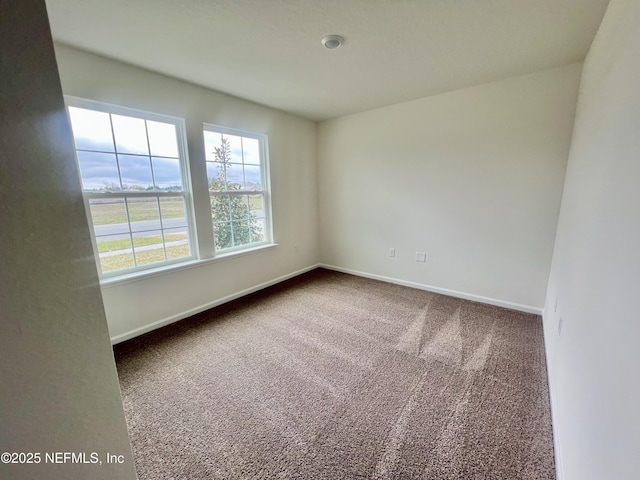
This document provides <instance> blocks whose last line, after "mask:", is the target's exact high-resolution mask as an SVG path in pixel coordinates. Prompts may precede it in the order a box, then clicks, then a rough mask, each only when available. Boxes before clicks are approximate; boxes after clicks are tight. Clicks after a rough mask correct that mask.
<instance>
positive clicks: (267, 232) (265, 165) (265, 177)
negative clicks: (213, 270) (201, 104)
mask: <svg viewBox="0 0 640 480" xmlns="http://www.w3.org/2000/svg"><path fill="white" fill-rule="evenodd" d="M205 131H209V132H214V133H220V134H223V135H235V136H239V137H245V138H252V139H255V140H258V144H259V152H260V175H261V184H262V190H259V191H256V190H221V191H215V192H214V191H209V198H211V196H224V195H239V196H240V195H261V196H262V202H263V207H264V212H265V213H264V214H265V218H264V223H265V225H264V232H263V233H264V240H262V241H260V242H253V243H248V244H244V245H237V246H233V247H228V248H223V249H217V248H216V247H215V240H214V239H215V224H213V219H212V226H213V229H214V230H213V231H214V238H212V241H213V242H214V249H215V252H216V256H225V257H226V256H227V255H232V254H234V253H237V252H244V251H248V250H252V249H256V248H260V247H263V246H268V245H273V244H274V241H273V222H272V212H271V183H270V173H269V148H268V138H267V136H266V135H263V134H260V133H254V132H248V131H246V130H239V129H235V128H229V127H223V126H221V125H215V124H210V123H204V124H203V144H204V132H205ZM205 148H206V145H205ZM204 160H205V162H206V161H207V160H206V154H205V159H204Z"/></svg>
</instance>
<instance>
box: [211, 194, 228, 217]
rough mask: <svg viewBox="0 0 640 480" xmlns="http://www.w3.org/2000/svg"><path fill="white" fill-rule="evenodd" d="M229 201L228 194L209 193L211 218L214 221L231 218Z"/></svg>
mask: <svg viewBox="0 0 640 480" xmlns="http://www.w3.org/2000/svg"><path fill="white" fill-rule="evenodd" d="M229 201H230V198H229V195H211V218H212V219H213V222H214V223H216V222H228V221H229V220H231V207H230V203H229Z"/></svg>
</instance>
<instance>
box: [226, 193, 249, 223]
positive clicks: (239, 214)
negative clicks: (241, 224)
mask: <svg viewBox="0 0 640 480" xmlns="http://www.w3.org/2000/svg"><path fill="white" fill-rule="evenodd" d="M229 201H230V202H231V220H234V221H237V220H243V221H247V220H249V198H248V197H247V196H246V195H230V196H229Z"/></svg>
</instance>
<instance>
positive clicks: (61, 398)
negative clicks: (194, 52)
mask: <svg viewBox="0 0 640 480" xmlns="http://www.w3.org/2000/svg"><path fill="white" fill-rule="evenodd" d="M4 5H5V4H3V8H2V15H0V58H1V59H2V61H1V62H0V78H1V79H2V80H1V81H0V151H1V152H2V153H1V155H2V157H1V159H0V355H1V361H0V384H1V388H2V390H1V392H0V452H32V453H33V452H36V453H39V454H40V455H41V457H40V463H34V464H25V465H14V464H5V463H4V461H3V462H1V463H0V478H3V479H13V480H19V479H33V478H50V479H61V478H64V479H69V480H74V479H86V478H91V479H96V480H98V479H113V478H118V479H134V478H136V474H135V470H134V464H133V458H132V453H131V446H130V445H129V439H128V437H127V428H126V424H125V419H124V412H123V409H122V400H121V398H120V390H119V388H118V378H117V375H116V368H115V363H114V361H113V353H112V351H111V345H110V343H109V334H108V331H107V323H106V319H105V314H104V309H103V307H102V299H101V297H100V289H99V287H98V275H97V272H96V266H95V262H94V261H93V254H92V250H91V240H90V237H89V230H88V226H87V218H86V216H85V213H84V205H83V201H82V194H81V191H80V182H79V181H78V176H77V174H76V169H75V164H74V161H73V155H74V154H73V146H72V139H71V131H70V130H69V124H68V122H67V117H66V113H65V110H64V103H63V98H62V89H61V87H60V80H59V78H58V72H57V69H56V64H55V58H54V51H53V43H52V41H51V35H50V32H49V25H48V21H47V14H46V10H45V4H44V1H41V0H32V1H22V2H12V4H11V7H10V8H9V7H8V6H7V8H5V6H4ZM26 32H28V39H27V33H26ZM45 452H49V453H51V452H74V453H76V454H79V453H85V454H86V455H87V457H86V458H87V460H90V459H91V457H90V454H91V453H92V452H95V453H97V454H98V455H99V457H98V459H99V460H100V461H102V465H99V464H96V465H93V464H88V465H87V464H77V463H71V462H70V461H67V463H64V464H58V465H52V464H51V463H47V462H46V458H45ZM107 452H109V453H111V454H114V455H123V456H124V463H123V464H116V463H112V464H107V463H106V453H107ZM32 460H33V459H32Z"/></svg>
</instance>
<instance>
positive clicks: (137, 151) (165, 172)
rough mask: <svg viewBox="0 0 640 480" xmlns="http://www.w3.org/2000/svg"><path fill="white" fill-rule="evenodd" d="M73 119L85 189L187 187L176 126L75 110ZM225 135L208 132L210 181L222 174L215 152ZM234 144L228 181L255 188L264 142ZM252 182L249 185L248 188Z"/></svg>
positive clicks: (244, 139) (231, 139) (235, 141)
mask: <svg viewBox="0 0 640 480" xmlns="http://www.w3.org/2000/svg"><path fill="white" fill-rule="evenodd" d="M69 116H70V119H71V125H72V129H73V135H74V139H75V143H76V150H77V154H78V163H79V166H80V172H81V177H82V182H83V188H84V189H85V190H103V189H104V188H105V186H106V185H114V184H115V185H120V178H122V184H124V185H128V186H139V187H141V188H143V189H146V188H149V187H153V185H154V180H155V187H156V188H160V189H167V188H170V187H176V186H181V185H182V174H181V171H180V161H179V148H178V141H177V134H176V126H175V125H173V124H171V123H164V122H156V121H151V120H144V119H141V118H134V117H129V116H125V115H115V114H109V113H105V112H99V111H95V110H89V109H84V108H78V107H69ZM221 135H222V134H220V133H217V132H212V131H205V132H204V142H205V153H206V159H207V172H208V176H215V175H217V174H218V171H219V168H220V164H219V163H214V162H213V160H215V157H214V148H215V147H217V146H220V144H221V138H222V137H221ZM224 138H227V139H228V140H229V143H230V145H231V164H230V165H229V166H228V167H227V179H228V181H231V182H234V183H239V184H241V185H243V187H244V188H247V189H251V190H253V189H255V188H256V185H259V184H261V183H262V180H261V178H262V176H261V172H260V143H259V141H258V140H257V139H255V138H250V137H242V136H237V135H227V134H224ZM245 182H246V183H245Z"/></svg>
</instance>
